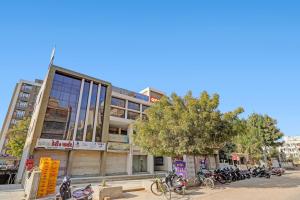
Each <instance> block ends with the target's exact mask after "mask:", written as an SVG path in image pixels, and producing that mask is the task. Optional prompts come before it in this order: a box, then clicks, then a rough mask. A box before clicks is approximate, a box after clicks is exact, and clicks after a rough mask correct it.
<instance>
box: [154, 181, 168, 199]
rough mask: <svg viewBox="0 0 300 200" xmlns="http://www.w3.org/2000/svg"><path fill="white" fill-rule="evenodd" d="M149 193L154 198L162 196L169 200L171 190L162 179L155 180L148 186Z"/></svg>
mask: <svg viewBox="0 0 300 200" xmlns="http://www.w3.org/2000/svg"><path fill="white" fill-rule="evenodd" d="M150 189H151V192H152V193H153V194H154V195H156V196H162V195H164V197H165V198H166V199H167V200H170V199H171V190H170V188H169V186H168V184H167V183H166V182H165V181H163V180H162V178H155V179H154V180H153V183H152V184H151V186H150Z"/></svg>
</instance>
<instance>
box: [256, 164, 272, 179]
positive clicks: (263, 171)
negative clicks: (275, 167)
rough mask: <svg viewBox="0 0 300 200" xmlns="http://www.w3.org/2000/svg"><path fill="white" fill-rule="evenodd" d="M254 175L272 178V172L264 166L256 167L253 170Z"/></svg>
mask: <svg viewBox="0 0 300 200" xmlns="http://www.w3.org/2000/svg"><path fill="white" fill-rule="evenodd" d="M252 176H253V177H260V178H261V177H265V178H271V174H270V173H269V172H268V171H267V170H266V168H265V167H264V166H263V167H255V168H254V169H253V170H252Z"/></svg>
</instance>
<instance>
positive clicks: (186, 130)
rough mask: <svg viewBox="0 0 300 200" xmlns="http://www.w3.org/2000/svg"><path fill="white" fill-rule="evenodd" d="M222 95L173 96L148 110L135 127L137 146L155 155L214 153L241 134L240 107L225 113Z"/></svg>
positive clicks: (174, 155) (189, 94) (190, 94)
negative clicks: (219, 107)
mask: <svg viewBox="0 0 300 200" xmlns="http://www.w3.org/2000/svg"><path fill="white" fill-rule="evenodd" d="M218 106H219V95H217V94H214V95H213V96H212V97H210V96H209V94H208V93H207V92H203V93H202V94H201V95H200V97H199V98H195V97H193V96H192V93H191V92H188V93H187V94H186V95H185V96H184V97H183V98H181V97H179V96H178V95H177V94H175V93H173V94H172V95H171V97H163V98H162V99H161V100H160V101H159V102H157V103H155V104H154V105H153V106H151V107H150V108H149V109H147V110H146V115H147V117H146V119H138V120H137V121H136V122H135V125H134V133H135V134H134V135H133V139H134V143H135V144H136V145H138V146H140V147H141V148H142V149H143V150H144V151H147V152H148V153H150V154H153V155H165V156H173V157H176V156H182V155H197V154H208V153H212V152H213V151H214V150H215V149H219V148H221V147H222V146H224V144H225V142H226V141H228V140H229V139H231V138H232V137H233V136H235V135H236V134H237V129H236V126H235V123H236V122H237V121H239V118H238V115H239V114H240V113H242V112H243V109H242V108H238V109H236V110H234V111H232V112H227V113H222V112H220V111H219V110H218Z"/></svg>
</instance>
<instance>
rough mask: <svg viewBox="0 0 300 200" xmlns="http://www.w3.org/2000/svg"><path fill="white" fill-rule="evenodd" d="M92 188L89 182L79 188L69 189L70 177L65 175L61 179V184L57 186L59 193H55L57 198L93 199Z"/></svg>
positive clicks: (66, 199)
mask: <svg viewBox="0 0 300 200" xmlns="http://www.w3.org/2000/svg"><path fill="white" fill-rule="evenodd" d="M93 193H94V191H93V189H92V186H91V184H89V185H87V186H86V187H84V188H79V189H76V190H74V191H73V192H72V191H71V179H70V177H68V176H66V177H64V179H63V182H62V184H61V185H60V187H59V194H58V195H57V198H56V199H57V200H68V199H73V200H92V199H93Z"/></svg>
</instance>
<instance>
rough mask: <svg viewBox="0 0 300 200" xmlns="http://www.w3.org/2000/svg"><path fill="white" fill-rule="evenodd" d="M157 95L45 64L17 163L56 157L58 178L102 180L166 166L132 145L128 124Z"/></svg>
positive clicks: (168, 164) (167, 166)
mask: <svg viewBox="0 0 300 200" xmlns="http://www.w3.org/2000/svg"><path fill="white" fill-rule="evenodd" d="M162 96H163V93H162V92H160V91H157V90H154V89H151V88H146V89H145V90H143V91H141V92H140V93H136V92H132V91H128V90H126V89H122V88H118V87H114V86H112V84H111V83H109V82H107V81H103V80H100V79H97V78H93V77H90V76H87V75H84V74H80V73H77V72H74V71H70V70H67V69H64V68H60V67H57V66H54V65H52V66H50V67H49V71H48V74H47V76H46V78H45V80H44V82H43V85H42V87H41V90H40V93H39V95H38V97H37V101H36V104H35V110H34V113H33V116H32V120H31V124H30V127H29V131H28V137H27V140H26V143H25V147H24V151H23V156H22V160H21V162H20V167H19V172H18V177H17V179H18V180H19V181H20V180H21V178H22V176H23V173H24V169H25V163H26V160H27V159H29V158H33V159H34V162H35V164H36V165H37V164H38V163H39V159H40V157H42V156H50V157H52V158H54V159H59V160H60V161H61V162H60V169H59V175H60V176H63V175H69V176H99V175H101V176H104V175H114V174H127V175H131V174H133V173H151V174H152V173H154V171H156V170H157V171H166V170H170V169H171V168H172V166H171V165H172V164H171V158H168V157H153V156H152V155H147V154H146V153H144V152H143V151H142V150H141V149H140V148H139V147H137V146H134V144H133V141H132V137H131V136H132V134H133V127H132V124H133V122H134V120H136V119H137V118H139V117H143V116H144V111H145V110H146V109H147V108H148V107H149V106H151V104H152V103H153V102H155V101H157V100H158V99H159V98H160V97H162Z"/></svg>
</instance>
